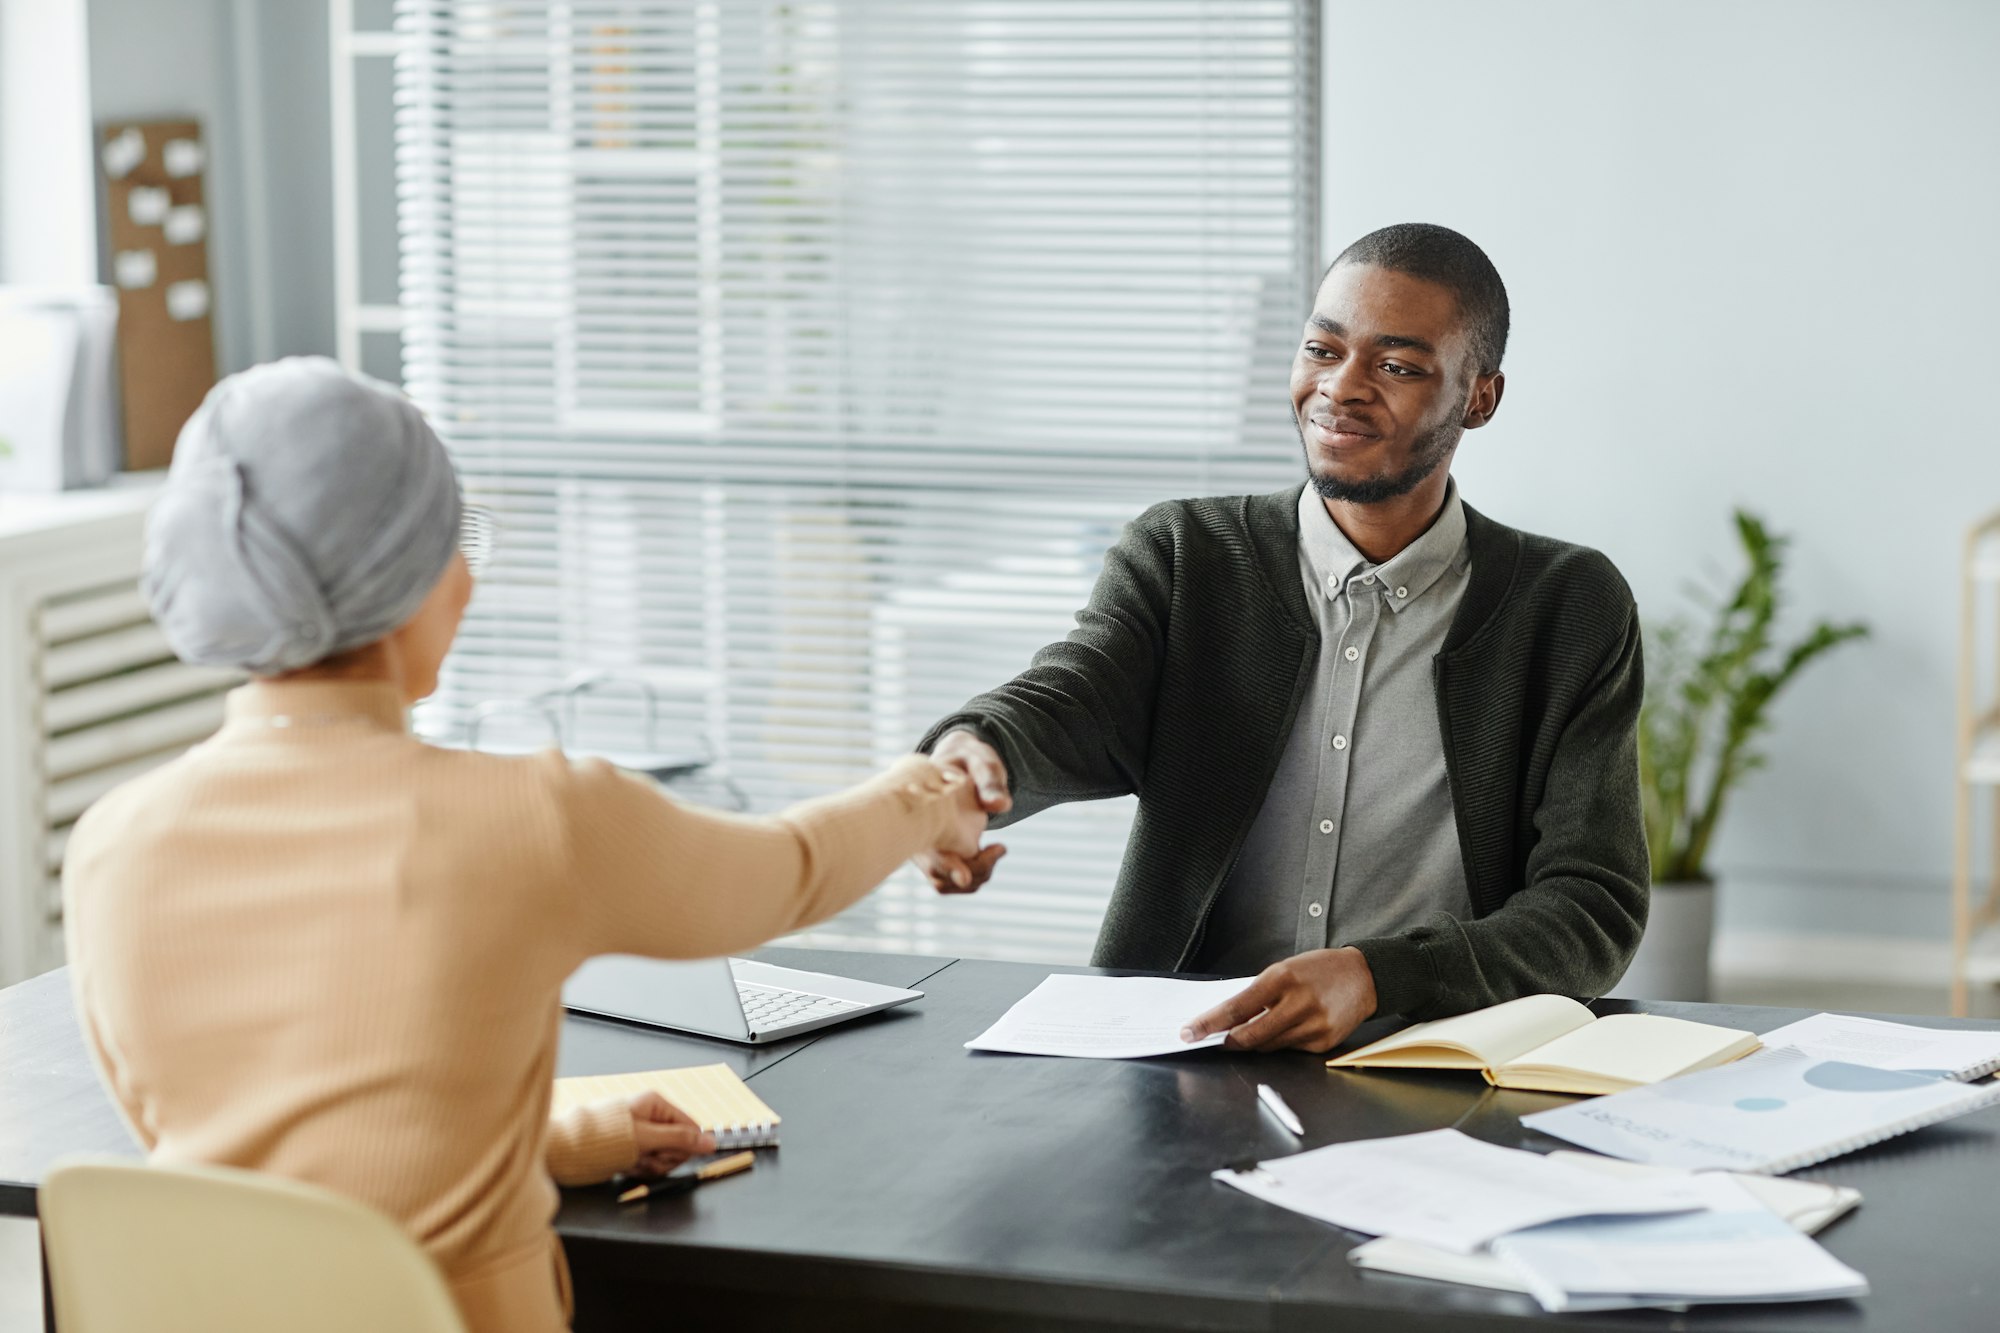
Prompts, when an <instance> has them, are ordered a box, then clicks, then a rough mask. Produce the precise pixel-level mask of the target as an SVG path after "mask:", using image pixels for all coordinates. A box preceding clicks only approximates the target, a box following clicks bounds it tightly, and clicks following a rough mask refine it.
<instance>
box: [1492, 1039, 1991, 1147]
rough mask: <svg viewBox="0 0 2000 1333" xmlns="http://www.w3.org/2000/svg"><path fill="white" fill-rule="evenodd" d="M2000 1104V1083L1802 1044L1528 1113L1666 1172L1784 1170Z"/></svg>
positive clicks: (1573, 1138)
mask: <svg viewBox="0 0 2000 1333" xmlns="http://www.w3.org/2000/svg"><path fill="white" fill-rule="evenodd" d="M1996 1101H2000V1085H1995V1084H1992V1083H1979V1084H1971V1085H1968V1084H1964V1083H1955V1082H1952V1081H1951V1080H1949V1079H1941V1078H1937V1077H1934V1076H1932V1075H1929V1074H1914V1073H1904V1072H1900V1071H1897V1070H1890V1069H1878V1068H1875V1067H1874V1066H1872V1065H1856V1064H1848V1063H1846V1062H1844V1061H1839V1060H1819V1059H1815V1058H1814V1057H1812V1056H1810V1055H1807V1054H1806V1053H1805V1052H1804V1051H1801V1050H1797V1049H1795V1048H1793V1047H1779V1048H1777V1049H1775V1050H1768V1051H1764V1052H1761V1053H1759V1054H1757V1055H1754V1056H1752V1057H1750V1058H1749V1059H1747V1060H1742V1061H1739V1062H1737V1063H1736V1064H1732V1065H1724V1066H1723V1067H1721V1068H1720V1069H1706V1070H1703V1071H1702V1072H1700V1073H1698V1074H1688V1075H1686V1076H1685V1077H1682V1078H1677V1079H1673V1080H1671V1081H1670V1082H1666V1083H1661V1084H1658V1085H1656V1086H1654V1087H1649V1088H1634V1089H1632V1090H1631V1091H1629V1092H1619V1093H1613V1094H1612V1095H1611V1096H1609V1097H1599V1098H1597V1099H1596V1100H1595V1101H1588V1102H1578V1103H1576V1104H1574V1105H1572V1106H1559V1107H1557V1108H1555V1109H1554V1110H1550V1111H1537V1112H1536V1113H1534V1114H1533V1115H1525V1116H1522V1117H1521V1123H1522V1124H1523V1125H1526V1126H1527V1127H1528V1128H1530V1129H1538V1130H1541V1131H1542V1132H1543V1133H1545V1134H1553V1135H1555V1136H1556V1137H1557V1138H1559V1139H1566V1140H1568V1141H1569V1142H1571V1143H1574V1144H1576V1145H1578V1146H1579V1147H1584V1148H1590V1149H1593V1150H1595V1151H1597V1152H1601V1153H1607V1154H1609V1155H1610V1156H1613V1157H1622V1158H1625V1159H1626V1160H1627V1161H1632V1162H1649V1163H1652V1164H1653V1165H1656V1166H1679V1167H1687V1168H1689V1169H1691V1170H1696V1171H1701V1170H1715V1169H1721V1170H1725V1171H1755V1172H1759V1173H1762V1174H1766V1175H1782V1174H1784V1173H1785V1172H1787V1171H1794V1170H1797V1169H1798V1168H1799V1167H1802V1166H1810V1165H1812V1164H1813V1163H1814V1162H1823V1161H1825V1160H1826V1159H1827V1158H1829V1157H1838V1156H1840V1155H1841V1154H1842V1153H1847V1152H1853V1151H1854V1150H1855V1149H1856V1148H1862V1147H1866V1146H1867V1145H1868V1144H1871V1143H1877V1142H1880V1141H1881V1140H1883V1139H1888V1138H1894V1137H1895V1136H1896V1135H1898V1134H1906V1133H1908V1132H1909V1131H1911V1130H1913V1129H1921V1128H1923V1127H1924V1126H1925V1125H1933V1124H1936V1123H1937V1122H1938V1121H1940V1120H1949V1119H1951V1118H1952V1117H1954V1116H1961V1115H1964V1114H1966V1113H1967V1112H1969V1111H1977V1110H1979V1109H1981V1108H1983V1107H1987V1106H1991V1105H1993V1104H1994V1103H1995V1102H1996Z"/></svg>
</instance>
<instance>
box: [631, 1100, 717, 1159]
mask: <svg viewBox="0 0 2000 1333" xmlns="http://www.w3.org/2000/svg"><path fill="white" fill-rule="evenodd" d="M627 1105H628V1107H629V1108H630V1109H631V1112H632V1138H633V1141H634V1142H635V1143H636V1144H637V1146H638V1149H639V1162H638V1165H637V1166H635V1167H633V1168H632V1169H633V1172H634V1173H635V1174H637V1175H642V1176H664V1175H665V1174H667V1172H669V1171H671V1170H673V1169H674V1168H675V1167H677V1166H679V1165H680V1164H681V1163H682V1162H685V1161H687V1160H688V1158H690V1157H699V1156H701V1155H702V1154H704V1153H712V1152H714V1151H715V1136H714V1135H713V1134H710V1133H707V1132H706V1131H704V1130H703V1129H702V1127H701V1126H700V1125H697V1124H696V1123H695V1122H694V1121H693V1120H691V1119H689V1118H688V1114H687V1112H685V1111H683V1110H681V1108H680V1107H678V1106H675V1105H674V1104H673V1103H672V1102H670V1101H668V1100H667V1099H666V1098H665V1097H662V1096H661V1095H660V1094H659V1093H657V1092H642V1093H639V1094H637V1095H635V1096H634V1097H633V1098H632V1100H631V1101H630V1102H629V1103H627Z"/></svg>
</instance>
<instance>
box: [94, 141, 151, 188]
mask: <svg viewBox="0 0 2000 1333" xmlns="http://www.w3.org/2000/svg"><path fill="white" fill-rule="evenodd" d="M145 160H146V136H145V135H143V134H141V133H139V131H137V130H130V129H128V130H123V131H120V132H119V133H117V134H114V135H113V136H111V138H109V139H107V140H105V142H104V174H105V175H106V176H109V177H110V178H111V179H112V180H123V179H125V177H127V176H129V175H131V174H132V168H134V167H136V166H138V165H139V164H140V163H141V162H144V161H145Z"/></svg>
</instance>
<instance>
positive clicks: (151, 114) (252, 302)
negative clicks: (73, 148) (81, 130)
mask: <svg viewBox="0 0 2000 1333" xmlns="http://www.w3.org/2000/svg"><path fill="white" fill-rule="evenodd" d="M10 2H14V0H10ZM88 3H89V12H90V71H91V80H90V82H91V108H90V112H91V116H92V117H93V119H94V120H95V121H96V122H97V123H98V124H101V123H103V122H104V121H107V120H125V119H133V120H136V119H163V118H167V117H173V116H191V117H193V118H195V119H197V120H199V121H200V122H201V124H202V127H203V132H204V134H205V136H206V138H207V140H208V144H209V166H208V172H207V177H206V186H207V192H208V199H209V213H210V228H209V242H208V245H209V277H210V282H211V286H212V287H213V288H214V292H215V316H216V318H215V324H216V343H217V346H216V356H217V366H218V369H219V370H220V371H221V372H222V373H228V372H229V371H232V370H239V369H241V368H242V367H244V366H246V365H249V364H251V363H253V362H255V361H261V360H267V359H269V358H270V357H273V356H283V355H287V354H291V353H300V352H331V351H332V347H333V249H332V246H333V241H332V222H331V217H330V213H331V208H332V188H333V187H332V168H331V142H330V138H329V129H328V119H327V35H326V24H327V18H326V3H325V0H88Z"/></svg>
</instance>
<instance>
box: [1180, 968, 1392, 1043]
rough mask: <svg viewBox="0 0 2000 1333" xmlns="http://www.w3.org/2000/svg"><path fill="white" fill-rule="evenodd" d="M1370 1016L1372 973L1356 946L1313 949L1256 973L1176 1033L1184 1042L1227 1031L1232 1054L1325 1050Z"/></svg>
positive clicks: (1372, 1002) (1372, 988) (1372, 994)
mask: <svg viewBox="0 0 2000 1333" xmlns="http://www.w3.org/2000/svg"><path fill="white" fill-rule="evenodd" d="M1374 1013H1375V974H1374V973H1373V972H1370V971H1369V970H1368V960H1367V959H1365V958H1363V957H1362V956H1361V951H1360V950H1359V949H1355V948H1351V947H1350V948H1346V949H1314V950H1313V951H1312V952H1310V953H1302V954H1298V955H1296V956H1294V957H1291V958H1287V959H1285V960H1284V961H1283V962H1281V963H1273V964H1271V965H1270V966H1269V967H1267V968H1265V969H1264V970H1263V971H1262V972H1259V973H1258V974H1257V977H1256V979H1255V980H1254V981H1252V982H1251V983H1250V984H1249V986H1247V987H1245V988H1244V989H1243V990H1242V991H1240V992H1238V993H1237V994H1235V995H1232V996H1230V997H1229V998H1228V999H1227V1000H1224V1001H1223V1002H1222V1003H1221V1004H1218V1005H1217V1006H1215V1008H1213V1009H1211V1010H1209V1011H1208V1012H1207V1013H1205V1014H1203V1015H1201V1016H1200V1017H1199V1018H1197V1019H1195V1020H1194V1021H1193V1022H1192V1023H1190V1024H1188V1025H1187V1026H1186V1027H1185V1028H1183V1029H1181V1039H1182V1040H1183V1041H1200V1040H1201V1039H1202V1038H1203V1037H1206V1036H1209V1035H1210V1034H1212V1033H1216V1032H1224V1031H1227V1032H1228V1033H1229V1036H1228V1038H1227V1039H1226V1040H1225V1041H1224V1042H1223V1045H1224V1046H1226V1047H1228V1048H1229V1049H1231V1050H1237V1051H1282V1050H1302V1051H1330V1050H1332V1049H1333V1048H1334V1047H1335V1046H1338V1045H1339V1044H1340V1043H1341V1040H1342V1039H1343V1038H1345V1037H1346V1036H1347V1034H1348V1033H1350V1032H1352V1031H1354V1029H1355V1028H1357V1027H1359V1026H1360V1025H1361V1024H1362V1023H1363V1022H1365V1021H1367V1020H1368V1019H1369V1018H1371V1017H1373V1016H1374Z"/></svg>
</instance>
